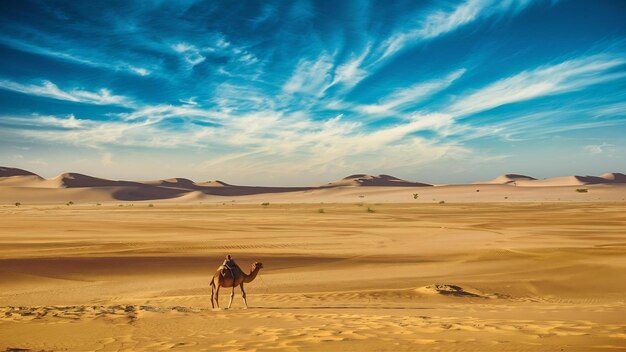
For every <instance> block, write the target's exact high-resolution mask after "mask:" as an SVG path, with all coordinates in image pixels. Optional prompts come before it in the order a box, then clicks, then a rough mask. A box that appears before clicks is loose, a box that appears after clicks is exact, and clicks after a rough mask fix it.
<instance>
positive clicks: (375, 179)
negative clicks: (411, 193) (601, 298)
mask: <svg viewBox="0 0 626 352" xmlns="http://www.w3.org/2000/svg"><path fill="white" fill-rule="evenodd" d="M350 186H351V187H354V186H356V187H359V186H374V187H376V186H378V187H428V186H432V185H429V184H426V183H419V182H411V181H405V180H401V179H399V178H397V177H393V176H389V175H378V176H373V175H365V174H356V175H350V176H348V177H344V178H342V179H341V180H338V181H335V182H330V183H328V184H326V185H324V186H322V187H350Z"/></svg>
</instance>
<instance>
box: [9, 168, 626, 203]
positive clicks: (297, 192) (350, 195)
mask: <svg viewBox="0 0 626 352" xmlns="http://www.w3.org/2000/svg"><path fill="white" fill-rule="evenodd" d="M516 186H517V187H516ZM581 186H584V187H586V188H589V187H592V188H593V191H592V192H591V193H590V194H588V195H586V196H581V195H580V194H576V193H575V192H576V190H577V188H580V187H581ZM568 187H569V188H568ZM607 187H613V188H611V189H609V188H607ZM0 190H1V192H0V202H8V203H14V202H31V203H33V202H34V203H37V202H43V203H49V202H53V203H54V202H59V203H66V202H68V201H73V202H93V201H96V202H107V201H116V200H119V201H177V202H201V201H202V202H205V201H206V202H215V203H221V202H242V203H257V202H261V203H263V202H295V201H297V202H301V203H311V202H357V201H363V200H368V201H376V202H383V203H389V202H441V201H444V202H497V201H602V200H604V201H621V200H622V199H624V198H625V197H626V175H624V174H621V173H607V174H603V175H602V176H563V177H556V178H549V179H543V180H537V179H534V178H532V177H529V176H524V175H517V174H507V175H503V176H500V177H497V178H496V179H494V180H491V181H485V182H480V183H477V184H470V185H442V186H432V185H429V184H425V183H420V182H411V181H405V180H401V179H399V178H396V177H393V176H389V175H378V176H371V175H365V174H356V175H351V176H348V177H345V178H343V179H341V180H338V181H335V182H330V183H327V184H324V185H320V186H308V187H262V186H240V185H231V184H228V183H226V182H223V181H207V182H194V181H193V180H190V179H186V178H171V179H164V180H156V181H144V182H137V181H123V180H119V181H117V180H108V179H103V178H98V177H93V176H88V175H83V174H79V173H65V174H62V175H59V176H57V177H54V178H51V179H44V178H42V177H40V176H38V175H36V174H34V173H32V172H29V171H26V170H21V169H15V168H6V167H4V168H0ZM71 190H75V191H71ZM481 191H482V193H480V192H481Z"/></svg>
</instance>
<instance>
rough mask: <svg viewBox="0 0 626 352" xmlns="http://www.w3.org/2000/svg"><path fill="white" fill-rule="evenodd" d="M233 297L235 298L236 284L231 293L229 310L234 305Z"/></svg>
mask: <svg viewBox="0 0 626 352" xmlns="http://www.w3.org/2000/svg"><path fill="white" fill-rule="evenodd" d="M233 297H235V283H234V282H233V290H232V291H230V301H228V309H230V306H231V305H232V304H233Z"/></svg>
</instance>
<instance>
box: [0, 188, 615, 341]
mask: <svg viewBox="0 0 626 352" xmlns="http://www.w3.org/2000/svg"><path fill="white" fill-rule="evenodd" d="M499 187H505V186H499ZM405 192H406V190H405ZM590 192H591V191H590ZM480 193H482V192H480ZM368 208H369V209H370V211H368V210H367V209H368ZM320 209H323V212H322V211H320ZM0 217H1V218H2V220H3V221H2V222H0V350H4V349H7V348H29V349H33V350H102V351H106V350H129V351H130V350H133V351H137V350H145V351H154V350H169V349H174V348H175V349H180V350H192V351H196V350H211V351H214V350H220V351H224V350H226V351H242V350H243V351H248V350H261V351H266V350H288V351H310V350H317V351H328V350H348V351H349V350H358V351H382V350H389V351H397V350H400V351H402V350H405V351H420V350H423V351H432V350H444V351H456V350H459V351H460V350H467V351H559V350H563V351H614V350H624V349H626V322H625V321H624V319H623V316H625V315H626V303H625V299H624V298H625V297H624V292H626V281H625V280H620V279H619V278H621V277H624V276H625V274H626V255H625V254H626V246H624V243H625V242H626V230H625V229H626V213H625V212H624V205H623V203H551V204H550V203H549V204H540V203H512V204H506V203H483V204H374V203H365V204H354V203H353V204H323V205H320V204H308V205H307V204H270V205H269V206H261V205H259V204H255V205H234V204H230V203H227V204H225V205H221V204H218V205H206V204H205V205H174V204H172V205H168V204H164V203H159V204H156V205H155V206H154V207H149V206H148V205H147V204H139V203H137V204H133V205H130V204H126V205H124V206H121V207H120V206H118V205H117V204H104V205H102V206H93V205H90V206H87V205H74V206H69V207H68V206H65V205H63V206H61V205H59V206H56V205H40V206H21V207H15V206H0ZM226 253H230V254H232V255H233V256H234V257H235V258H236V259H237V260H238V262H239V263H240V264H241V265H242V266H243V267H245V268H248V267H249V265H250V264H251V263H252V262H253V261H255V260H258V261H262V262H263V263H264V266H265V269H263V271H261V273H260V275H259V277H258V278H257V280H255V281H254V282H252V283H250V284H248V285H247V292H248V300H249V303H250V305H251V306H252V308H251V309H249V310H242V309H241V307H242V304H241V298H240V297H239V292H238V291H237V296H236V297H235V303H234V307H233V308H234V309H232V310H219V311H214V310H211V309H210V303H209V298H208V297H209V296H208V294H209V291H208V280H209V277H210V275H211V274H212V272H213V271H214V269H215V267H216V266H217V265H218V264H219V263H220V261H221V258H222V257H223V256H224V255H225V254H226ZM227 296H228V292H227V291H223V292H222V297H221V298H222V304H223V305H225V304H226V301H227Z"/></svg>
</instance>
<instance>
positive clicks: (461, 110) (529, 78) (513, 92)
mask: <svg viewBox="0 0 626 352" xmlns="http://www.w3.org/2000/svg"><path fill="white" fill-rule="evenodd" d="M624 64H626V60H625V59H623V58H620V57H615V56H610V55H593V56H588V57H583V58H576V59H571V60H567V61H563V62H561V63H559V64H556V65H549V66H543V67H539V68H537V69H534V70H529V71H523V72H521V73H518V74H516V75H514V76H512V77H508V78H505V79H502V80H499V81H496V82H494V83H492V84H490V85H488V86H486V87H484V88H481V89H479V90H477V91H475V92H473V93H470V94H468V95H465V96H462V97H461V98H460V99H458V100H457V101H456V102H454V103H453V104H452V105H451V106H450V108H449V109H448V111H447V112H449V113H451V114H453V115H456V116H463V115H468V114H473V113H476V112H480V111H485V110H489V109H492V108H495V107H498V106H501V105H505V104H510V103H516V102H522V101H526V100H530V99H534V98H538V97H542V96H548V95H554V94H561V93H566V92H571V91H576V90H580V89H583V88H585V87H588V86H591V85H595V84H599V83H603V82H608V81H613V80H616V79H620V78H623V77H626V72H623V71H622V72H612V71H611V69H614V68H616V67H618V66H621V65H624Z"/></svg>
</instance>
